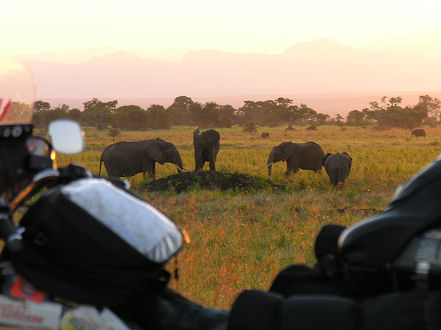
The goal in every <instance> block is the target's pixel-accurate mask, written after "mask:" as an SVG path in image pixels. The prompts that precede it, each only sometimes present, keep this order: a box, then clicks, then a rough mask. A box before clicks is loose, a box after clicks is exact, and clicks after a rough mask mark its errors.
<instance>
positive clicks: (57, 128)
mask: <svg viewBox="0 0 441 330" xmlns="http://www.w3.org/2000/svg"><path fill="white" fill-rule="evenodd" d="M49 135H50V136H51V143H52V146H53V147H54V149H55V150H56V151H57V152H59V153H62V154H76V153H79V152H81V151H83V149H84V132H83V130H82V129H81V126H80V125H79V124H78V123H77V122H76V121H73V120H68V119H58V120H54V121H52V122H51V123H50V124H49Z"/></svg>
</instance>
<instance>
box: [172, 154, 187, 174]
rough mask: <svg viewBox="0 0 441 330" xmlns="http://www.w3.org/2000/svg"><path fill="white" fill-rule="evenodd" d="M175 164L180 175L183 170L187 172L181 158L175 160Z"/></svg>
mask: <svg viewBox="0 0 441 330" xmlns="http://www.w3.org/2000/svg"><path fill="white" fill-rule="evenodd" d="M173 164H175V166H176V168H177V169H178V173H181V172H182V171H183V170H185V168H184V166H183V165H182V160H181V157H180V156H178V157H177V159H175V161H174V162H173Z"/></svg>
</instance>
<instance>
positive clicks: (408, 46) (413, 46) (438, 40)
mask: <svg viewBox="0 0 441 330" xmlns="http://www.w3.org/2000/svg"><path fill="white" fill-rule="evenodd" d="M362 47H363V48H366V49H371V50H383V51H393V52H400V53H406V54H412V55H418V56H423V57H426V58H431V59H435V60H438V61H441V30H434V31H432V32H431V33H427V34H423V35H419V36H415V37H409V36H400V37H392V38H387V39H383V40H371V41H368V42H365V43H363V45H362Z"/></svg>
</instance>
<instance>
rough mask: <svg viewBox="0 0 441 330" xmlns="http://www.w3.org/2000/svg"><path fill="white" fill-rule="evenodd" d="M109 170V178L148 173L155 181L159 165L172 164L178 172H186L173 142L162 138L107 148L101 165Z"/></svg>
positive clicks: (112, 145) (101, 159) (115, 144)
mask: <svg viewBox="0 0 441 330" xmlns="http://www.w3.org/2000/svg"><path fill="white" fill-rule="evenodd" d="M103 162H104V167H105V168H106V170H107V175H108V176H109V177H116V178H120V177H128V176H133V175H135V174H138V173H141V172H142V173H143V175H144V176H145V174H146V172H147V173H148V175H149V177H150V178H153V179H155V170H156V168H155V165H156V163H159V164H161V165H163V164H164V163H172V164H174V165H176V167H177V169H178V172H181V171H182V170H184V167H183V166H182V160H181V156H180V154H179V152H178V150H177V149H176V147H175V146H174V144H173V143H171V142H166V141H164V140H162V139H161V138H156V139H154V140H144V141H138V142H117V143H114V144H111V145H109V146H107V147H106V148H105V149H104V151H103V152H102V154H101V158H100V170H99V173H98V175H100V174H101V165H102V163H103Z"/></svg>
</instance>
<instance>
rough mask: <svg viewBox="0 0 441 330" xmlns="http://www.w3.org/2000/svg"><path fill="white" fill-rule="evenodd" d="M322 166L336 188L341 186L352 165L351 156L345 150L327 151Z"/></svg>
mask: <svg viewBox="0 0 441 330" xmlns="http://www.w3.org/2000/svg"><path fill="white" fill-rule="evenodd" d="M323 166H324V167H325V169H326V173H328V176H329V180H330V181H331V184H332V185H334V186H336V187H337V188H338V189H341V188H342V187H343V184H344V182H345V179H346V178H347V176H348V175H349V172H350V171H351V166H352V158H351V156H349V155H348V154H347V153H346V152H344V153H342V154H341V153H339V152H337V153H335V154H331V153H329V152H328V153H327V154H326V155H325V157H324V158H323Z"/></svg>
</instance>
